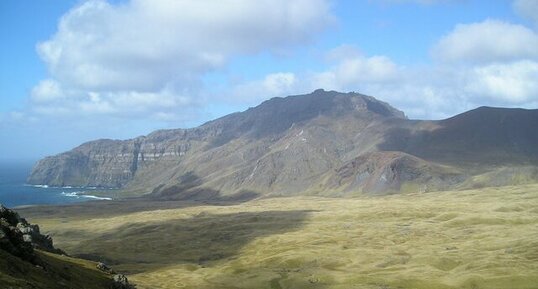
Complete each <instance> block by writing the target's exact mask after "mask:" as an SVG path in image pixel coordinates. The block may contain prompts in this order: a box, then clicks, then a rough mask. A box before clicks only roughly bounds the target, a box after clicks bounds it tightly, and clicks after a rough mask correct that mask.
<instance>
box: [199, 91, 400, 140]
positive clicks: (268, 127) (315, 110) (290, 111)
mask: <svg viewBox="0 0 538 289" xmlns="http://www.w3.org/2000/svg"><path fill="white" fill-rule="evenodd" d="M349 115H353V116H354V117H355V118H358V119H359V118H362V119H372V118H401V119H405V118H406V116H405V114H404V113H403V112H401V111H399V110H397V109H395V108H393V107H392V106H390V105H389V104H387V103H385V102H382V101H379V100H377V99H375V98H374V97H371V96H367V95H362V94H359V93H355V92H349V93H341V92H337V91H326V90H323V89H317V90H315V91H314V92H312V93H309V94H301V95H291V96H287V97H274V98H271V99H269V100H266V101H264V102H262V103H261V104H260V105H258V106H256V107H252V108H249V109H247V110H246V111H243V112H239V113H233V114H230V115H227V116H224V117H222V118H219V119H216V120H214V121H211V122H208V123H206V124H204V125H203V127H218V128H219V133H221V134H222V137H223V138H224V139H231V138H234V137H236V136H238V135H240V134H244V133H248V134H250V135H252V136H255V137H263V136H268V135H275V134H279V133H281V132H284V131H285V130H287V129H289V128H290V127H291V126H292V125H293V124H299V123H305V122H308V121H310V120H312V119H315V118H318V117H330V118H331V119H340V118H343V117H345V116H349Z"/></svg>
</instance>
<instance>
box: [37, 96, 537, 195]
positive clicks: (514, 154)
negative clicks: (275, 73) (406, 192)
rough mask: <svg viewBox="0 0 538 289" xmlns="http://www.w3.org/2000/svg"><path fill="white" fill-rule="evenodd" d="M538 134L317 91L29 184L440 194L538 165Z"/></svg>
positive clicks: (60, 162) (526, 116)
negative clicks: (490, 171) (415, 115)
mask: <svg viewBox="0 0 538 289" xmlns="http://www.w3.org/2000/svg"><path fill="white" fill-rule="evenodd" d="M537 125H538V111H536V110H534V111H533V110H506V109H492V108H481V109H477V110H475V111H470V112H468V113H465V114H462V115H459V116H455V117H453V118H450V119H447V120H442V121H417V120H408V119H406V118H405V115H404V114H403V113H402V112H401V111H398V110H396V109H394V108H392V107H391V106H390V105H388V104H386V103H384V102H381V101H378V100H376V99H374V98H373V97H369V96H364V95H361V94H357V93H338V92H334V91H323V90H317V91H315V92H313V93H311V94H308V95H297V96H289V97H286V98H273V99H271V100H268V101H265V102H263V103H262V104H260V105H259V106H257V107H254V108H250V109H248V110H246V111H244V112H240V113H234V114H230V115H228V116H225V117H222V118H219V119H216V120H214V121H211V122H208V123H206V124H204V125H202V126H199V127H197V128H193V129H175V130H162V131H156V132H153V133H151V134H149V135H147V136H142V137H138V138H135V139H131V140H125V141H118V140H98V141H94V142H89V143H85V144H83V145H81V146H79V147H77V148H75V149H73V150H72V151H69V152H66V153H63V154H59V155H57V156H53V157H48V158H45V159H43V160H41V161H39V162H38V163H37V164H36V166H35V167H34V170H33V172H32V174H31V176H30V177H29V179H28V181H29V182H30V183H32V184H47V185H52V186H64V185H71V186H102V187H118V188H122V189H124V190H126V191H131V192H135V193H140V194H142V193H149V192H152V194H151V196H154V197H165V198H195V199H196V198H202V199H203V198H215V197H217V196H221V195H234V194H238V193H240V192H242V193H245V192H255V193H261V194H273V195H291V194H304V193H313V194H322V193H324V192H328V191H330V190H333V191H336V190H344V191H362V192H370V193H381V192H388V191H398V190H400V189H402V185H404V187H409V186H408V185H410V184H415V185H418V184H422V185H424V186H422V187H420V186H416V187H417V188H418V190H423V189H424V188H425V189H424V190H436V189H442V188H450V187H457V186H459V184H461V183H463V182H464V181H465V178H466V177H468V176H470V175H471V174H477V173H484V172H485V171H487V170H485V169H483V168H479V169H477V167H480V166H481V164H482V163H484V164H487V165H488V166H491V165H492V164H494V165H505V164H510V165H520V164H521V165H527V166H528V165H531V166H533V165H534V164H536V163H538V149H537V148H538V133H537V132H536V131H535V129H534V128H535V127H536V126H537ZM394 151H399V152H404V153H406V154H403V153H401V154H398V153H394ZM374 152H380V154H372V153H374ZM447 166H451V167H450V168H449V167H447ZM366 174H367V175H368V177H366V178H365V177H364V176H366ZM383 176H384V178H383ZM384 179H387V181H385V180H384ZM419 187H420V188H419Z"/></svg>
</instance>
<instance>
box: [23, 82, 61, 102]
mask: <svg viewBox="0 0 538 289" xmlns="http://www.w3.org/2000/svg"><path fill="white" fill-rule="evenodd" d="M63 94H64V93H63V92H62V89H61V88H60V84H59V83H58V82H57V81H55V80H52V79H45V80H42V81H40V82H39V84H38V85H36V86H35V87H34V88H33V89H32V93H31V96H32V100H33V101H35V102H49V101H52V100H57V99H59V98H62V96H63Z"/></svg>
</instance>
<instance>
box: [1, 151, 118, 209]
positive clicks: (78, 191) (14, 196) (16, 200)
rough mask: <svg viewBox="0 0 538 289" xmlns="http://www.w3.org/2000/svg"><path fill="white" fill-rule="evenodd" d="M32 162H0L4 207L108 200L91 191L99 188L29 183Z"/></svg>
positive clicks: (2, 202) (99, 189)
mask: <svg viewBox="0 0 538 289" xmlns="http://www.w3.org/2000/svg"><path fill="white" fill-rule="evenodd" d="M32 165H33V162H29V161H4V162H0V203H1V204H3V205H4V206H6V207H17V206H25V205H43V204H65V203H75V202H83V201H89V200H110V198H103V197H97V196H93V195H92V191H103V189H101V188H76V187H62V188H58V187H48V186H45V185H37V186H33V185H29V184H27V183H26V179H27V177H28V175H29V174H30V172H31V170H32Z"/></svg>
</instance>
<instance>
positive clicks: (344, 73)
mask: <svg viewBox="0 0 538 289" xmlns="http://www.w3.org/2000/svg"><path fill="white" fill-rule="evenodd" d="M327 55H328V57H327V58H328V59H329V60H330V61H332V62H336V63H335V64H334V65H333V66H332V67H331V68H330V69H329V70H328V71H324V72H320V73H314V74H312V75H311V78H312V82H313V83H316V84H317V85H319V87H323V88H326V89H335V90H342V89H345V88H346V87H349V85H352V84H354V85H357V84H358V85H360V84H374V83H377V84H382V83H388V82H390V81H393V80H394V79H395V78H397V76H398V73H399V72H398V67H397V66H396V64H395V63H394V62H393V61H392V60H391V59H389V58H388V57H386V56H379V55H378V56H371V57H367V56H364V55H362V54H361V52H360V51H359V49H357V48H355V47H353V46H349V45H342V46H340V47H337V48H335V49H333V50H331V51H329V53H328V54H327Z"/></svg>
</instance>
